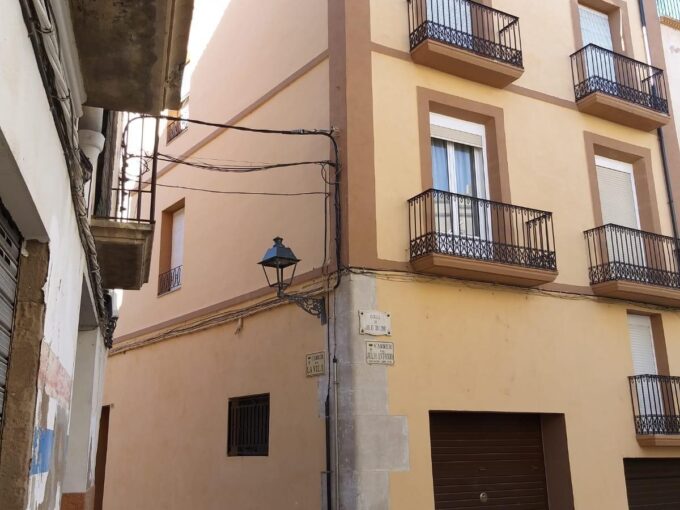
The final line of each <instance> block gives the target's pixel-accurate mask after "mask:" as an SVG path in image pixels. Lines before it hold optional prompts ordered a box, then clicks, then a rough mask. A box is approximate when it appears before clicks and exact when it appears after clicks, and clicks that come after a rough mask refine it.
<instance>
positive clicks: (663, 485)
mask: <svg viewBox="0 0 680 510" xmlns="http://www.w3.org/2000/svg"><path fill="white" fill-rule="evenodd" d="M623 466H624V469H625V473H626V489H627V490H628V507H629V508H630V509H631V510H638V509H643V508H644V509H650V508H653V509H654V510H678V508H680V459H625V460H624V461H623Z"/></svg>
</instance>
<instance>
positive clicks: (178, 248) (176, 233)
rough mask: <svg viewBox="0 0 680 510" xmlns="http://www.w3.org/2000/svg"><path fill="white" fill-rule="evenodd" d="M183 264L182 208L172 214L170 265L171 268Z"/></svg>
mask: <svg viewBox="0 0 680 510" xmlns="http://www.w3.org/2000/svg"><path fill="white" fill-rule="evenodd" d="M182 265H184V209H180V210H179V211H175V212H174V213H173V215H172V247H171V252H170V267H171V268H172V269H174V268H176V267H179V266H182Z"/></svg>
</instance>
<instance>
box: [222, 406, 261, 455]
mask: <svg viewBox="0 0 680 510" xmlns="http://www.w3.org/2000/svg"><path fill="white" fill-rule="evenodd" d="M227 445H228V446H227V455H229V456H233V455H243V456H254V455H265V456H266V455H268V454H269V394H265V395H254V396H251V397H238V398H231V399H229V432H228V438H227Z"/></svg>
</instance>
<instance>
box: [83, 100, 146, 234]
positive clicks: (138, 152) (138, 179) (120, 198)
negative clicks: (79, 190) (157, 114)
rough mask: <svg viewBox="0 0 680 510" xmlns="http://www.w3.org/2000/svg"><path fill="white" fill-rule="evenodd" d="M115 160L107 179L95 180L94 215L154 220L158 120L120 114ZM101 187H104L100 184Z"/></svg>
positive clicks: (112, 218) (126, 220) (113, 218)
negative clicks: (119, 139)
mask: <svg viewBox="0 0 680 510" xmlns="http://www.w3.org/2000/svg"><path fill="white" fill-rule="evenodd" d="M122 122H123V125H124V126H125V127H124V129H123V133H122V137H121V138H122V139H121V146H120V151H119V152H117V154H118V155H119V161H116V162H114V163H113V164H112V165H111V166H112V167H113V168H111V170H110V174H111V175H110V176H107V181H108V182H107V181H104V180H102V181H100V182H98V183H97V185H98V186H100V189H99V192H98V193H97V199H96V201H95V202H96V203H95V209H94V213H93V217H94V218H99V219H106V220H115V221H120V222H125V223H151V224H153V223H155V207H156V175H157V160H156V158H155V157H154V155H155V154H157V152H158V131H159V121H158V119H156V118H154V117H150V116H148V115H140V114H134V113H125V114H123V119H122ZM102 186H105V189H104V188H103V187H102Z"/></svg>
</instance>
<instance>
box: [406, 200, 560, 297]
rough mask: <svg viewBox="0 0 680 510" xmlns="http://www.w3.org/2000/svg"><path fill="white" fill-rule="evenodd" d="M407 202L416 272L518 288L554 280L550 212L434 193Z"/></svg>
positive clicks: (554, 266) (411, 249)
mask: <svg viewBox="0 0 680 510" xmlns="http://www.w3.org/2000/svg"><path fill="white" fill-rule="evenodd" d="M408 203H409V231H410V258H411V264H412V266H413V267H414V268H415V269H416V270H417V271H420V272H423V273H433V274H440V275H445V276H452V277H455V278H462V279H467V280H477V281H483V282H492V283H501V284H509V285H518V286H521V287H535V286H537V285H541V284H544V283H548V282H551V281H553V280H554V279H555V278H556V277H557V262H556V257H555V235H554V231H553V223H552V213H549V212H545V211H539V210H536V209H527V208H525V207H518V206H514V205H509V204H503V203H500V202H492V201H490V200H483V199H479V198H474V197H470V196H466V195H459V194H456V193H449V192H446V191H437V190H428V191H426V192H424V193H421V194H420V195H418V196H416V197H414V198H412V199H410V200H409V201H408Z"/></svg>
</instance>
